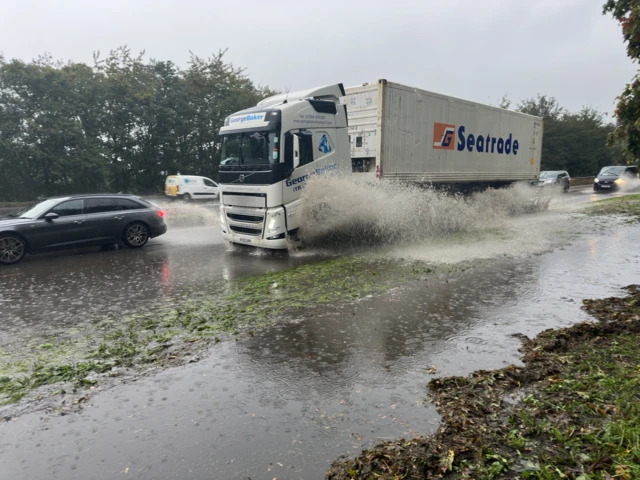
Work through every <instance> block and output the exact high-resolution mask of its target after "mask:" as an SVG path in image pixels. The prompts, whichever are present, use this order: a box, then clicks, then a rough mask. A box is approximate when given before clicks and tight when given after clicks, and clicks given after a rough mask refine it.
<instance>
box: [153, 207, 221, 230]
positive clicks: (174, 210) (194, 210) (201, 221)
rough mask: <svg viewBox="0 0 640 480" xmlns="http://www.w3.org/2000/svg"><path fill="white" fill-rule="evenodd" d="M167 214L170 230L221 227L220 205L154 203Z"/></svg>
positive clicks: (166, 219)
mask: <svg viewBox="0 0 640 480" xmlns="http://www.w3.org/2000/svg"><path fill="white" fill-rule="evenodd" d="M154 203H155V204H156V205H158V206H159V207H160V208H162V209H163V210H164V212H165V215H166V217H165V221H166V222H167V226H168V227H169V228H190V227H217V226H219V225H220V214H219V213H218V212H219V210H218V204H214V203H202V204H197V203H184V202H181V201H173V202H171V201H168V202H167V201H160V202H157V201H156V202H154Z"/></svg>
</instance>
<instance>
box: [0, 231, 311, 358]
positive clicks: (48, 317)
mask: <svg viewBox="0 0 640 480" xmlns="http://www.w3.org/2000/svg"><path fill="white" fill-rule="evenodd" d="M316 258H317V256H314V255H298V256H288V255H286V254H285V255H283V254H281V253H277V252H276V253H273V254H266V253H264V252H259V251H251V250H247V249H245V248H242V247H231V246H229V245H228V244H227V243H226V242H224V241H223V240H222V236H221V234H220V229H219V227H193V228H177V229H172V230H170V231H169V232H168V233H167V234H166V235H163V236H161V237H158V238H154V239H151V240H150V241H149V243H148V244H147V246H145V247H144V248H143V249H140V250H133V249H128V248H126V247H121V248H117V249H115V250H111V251H101V250H100V249H99V248H87V249H82V250H77V251H65V252H58V253H51V254H46V255H38V256H34V257H32V258H29V259H27V260H26V261H24V262H23V263H21V264H19V265H16V266H11V267H4V268H2V267H0V311H2V327H1V328H2V333H3V334H2V335H1V336H0V348H2V346H3V345H7V344H9V343H11V342H15V341H19V339H20V338H23V337H25V336H27V337H28V336H30V335H31V334H32V333H33V332H34V331H37V332H38V334H39V335H40V336H43V335H46V333H45V331H51V333H52V334H54V333H55V332H56V331H58V330H60V329H63V328H76V327H78V326H80V324H82V325H84V324H87V323H91V321H92V320H94V319H100V318H104V317H105V316H110V315H125V314H127V313H129V312H134V311H138V310H141V309H144V308H145V307H148V306H157V305H158V304H159V303H163V302H166V301H170V299H171V298H172V297H173V296H174V295H176V294H178V293H180V292H181V291H184V290H186V289H188V288H189V287H193V286H195V285H200V284H202V283H204V282H207V281H215V280H219V279H225V280H233V279H235V278H238V277H240V276H246V275H251V274H260V273H266V272H271V271H274V270H280V269H284V268H289V267H291V266H294V265H300V264H302V263H305V262H312V261H315V260H316ZM43 329H44V331H43Z"/></svg>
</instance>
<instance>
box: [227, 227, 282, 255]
mask: <svg viewBox="0 0 640 480" xmlns="http://www.w3.org/2000/svg"><path fill="white" fill-rule="evenodd" d="M222 238H224V239H225V240H226V241H227V242H231V243H236V244H238V245H249V246H250V247H257V248H269V249H272V250H286V249H287V248H288V244H287V239H286V238H279V239H276V240H267V239H266V238H257V237H253V236H249V235H238V234H236V233H229V232H227V233H224V231H223V233H222Z"/></svg>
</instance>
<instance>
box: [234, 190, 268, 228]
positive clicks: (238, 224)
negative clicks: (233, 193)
mask: <svg viewBox="0 0 640 480" xmlns="http://www.w3.org/2000/svg"><path fill="white" fill-rule="evenodd" d="M224 198H225V200H226V199H227V197H226V196H225V197H224ZM225 203H226V202H225ZM224 209H225V212H226V216H227V224H228V225H229V229H230V230H231V231H233V232H236V233H240V234H244V235H252V236H262V231H263V229H264V219H265V215H266V208H250V207H237V206H232V205H225V207H224Z"/></svg>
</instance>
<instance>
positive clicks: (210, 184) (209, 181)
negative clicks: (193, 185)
mask: <svg viewBox="0 0 640 480" xmlns="http://www.w3.org/2000/svg"><path fill="white" fill-rule="evenodd" d="M203 181H204V184H205V185H206V186H207V187H217V186H218V185H216V184H215V183H213V182H212V181H211V180H209V179H208V178H204V179H203Z"/></svg>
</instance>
